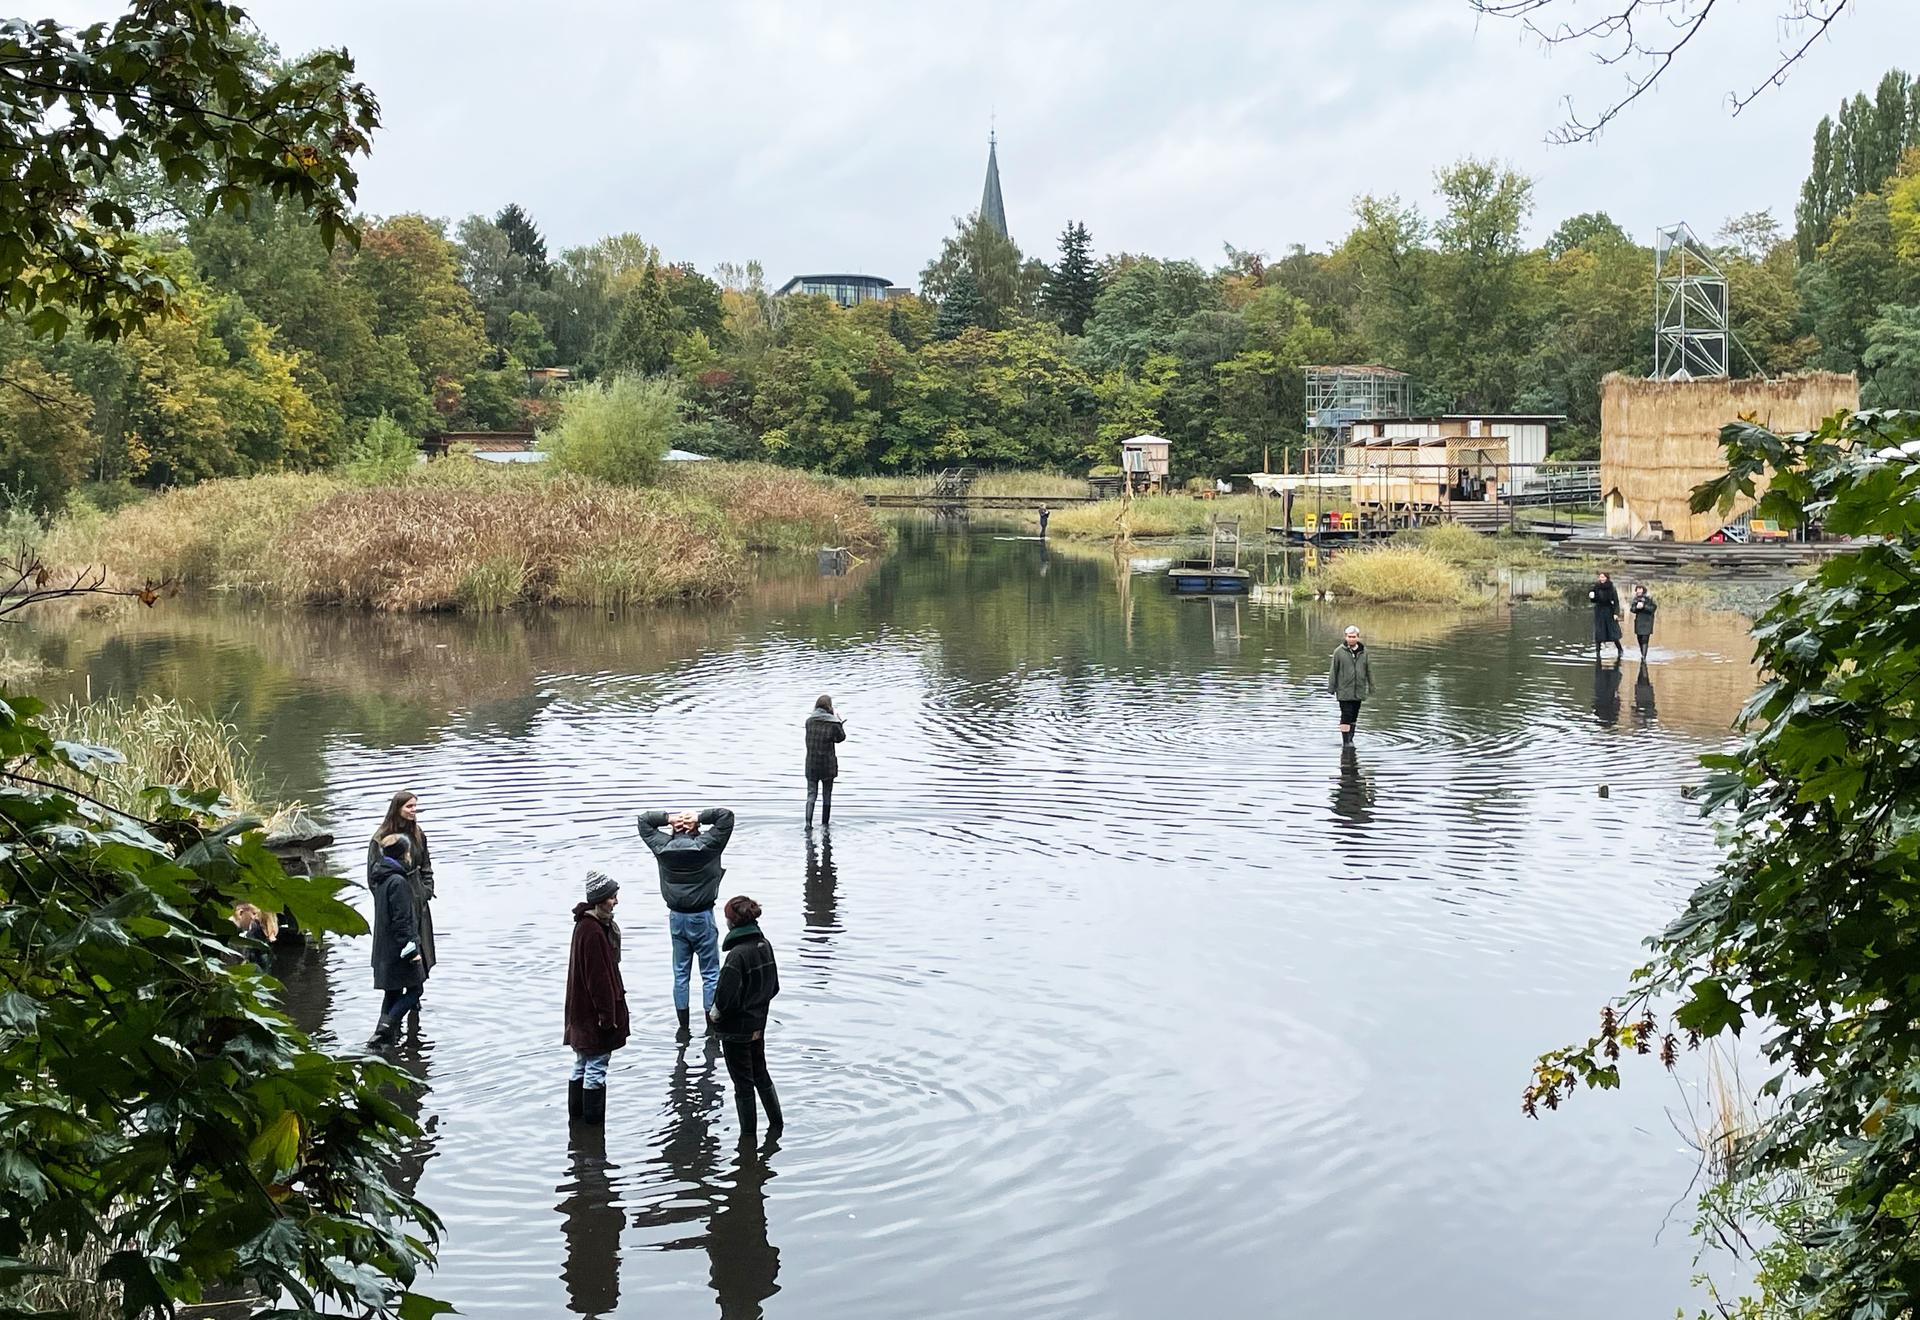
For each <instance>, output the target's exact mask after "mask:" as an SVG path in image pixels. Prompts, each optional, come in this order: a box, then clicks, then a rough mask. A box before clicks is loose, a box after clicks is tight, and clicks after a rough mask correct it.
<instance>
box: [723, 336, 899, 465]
mask: <svg viewBox="0 0 1920 1320" xmlns="http://www.w3.org/2000/svg"><path fill="white" fill-rule="evenodd" d="M787 302H788V311H787V324H786V325H785V327H784V328H783V329H782V331H781V334H782V342H781V344H780V346H779V347H777V348H776V349H774V350H773V351H772V352H771V353H769V354H768V355H767V358H766V361H765V362H764V364H762V366H761V368H760V370H759V372H758V377H757V380H756V382H755V390H754V399H753V410H752V419H753V422H754V424H755V425H756V426H758V427H759V428H760V431H761V445H762V448H763V449H764V451H765V453H766V455H767V457H768V458H770V459H772V460H774V461H775V462H779V463H788V464H791V465H793V466H796V467H807V468H814V469H816V470H820V471H826V472H840V473H848V474H852V473H865V472H874V471H878V470H880V469H881V467H882V466H883V457H882V456H883V455H886V454H895V455H900V456H902V457H900V458H899V459H897V460H896V463H895V465H896V466H907V467H911V466H912V460H911V458H910V457H906V456H909V455H911V454H912V453H913V452H914V445H915V443H916V440H917V438H916V437H914V436H912V435H908V434H903V433H902V432H901V431H900V423H899V392H900V385H901V382H902V380H903V378H904V377H905V376H906V375H907V374H908V373H909V372H910V371H911V370H912V358H911V356H910V355H909V354H908V352H907V350H906V349H905V348H903V347H902V346H901V344H900V343H899V341H898V340H896V339H894V338H893V336H892V335H889V334H888V333H887V331H886V324H885V320H884V312H883V310H882V309H879V308H875V312H876V313H878V314H879V316H878V317H876V318H869V317H866V316H858V315H849V314H848V313H847V312H846V311H845V310H844V309H842V308H840V307H838V306H836V305H835V304H834V303H833V302H832V301H831V300H830V299H827V298H792V299H788V300H787ZM868 306H870V307H871V306H873V304H868ZM856 310H858V311H865V310H866V309H865V308H861V309H856Z"/></svg>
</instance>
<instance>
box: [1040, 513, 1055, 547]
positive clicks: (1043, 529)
mask: <svg viewBox="0 0 1920 1320" xmlns="http://www.w3.org/2000/svg"><path fill="white" fill-rule="evenodd" d="M1051 517H1053V510H1052V509H1049V508H1048V507H1047V506H1046V505H1044V504H1042V505H1041V506H1040V539H1041V540H1043V541H1044V540H1046V539H1047V519H1049V518H1051Z"/></svg>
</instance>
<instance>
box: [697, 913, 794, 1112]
mask: <svg viewBox="0 0 1920 1320" xmlns="http://www.w3.org/2000/svg"><path fill="white" fill-rule="evenodd" d="M726 914H727V942H726V951H727V965H726V966H725V967H723V968H721V970H720V990H719V993H717V994H715V995H714V997H713V1006H712V1007H711V1008H709V1009H708V1010H707V1017H708V1019H709V1020H710V1021H711V1022H712V1023H713V1031H714V1034H715V1035H717V1036H718V1037H720V1052H721V1053H722V1054H723V1055H725V1056H726V1060H727V1075H728V1076H729V1077H731V1078H733V1103H734V1108H735V1109H737V1110H738V1111H739V1113H740V1143H741V1144H742V1145H748V1146H750V1145H752V1144H753V1142H754V1138H755V1134H756V1129H757V1127H758V1124H757V1123H756V1121H755V1118H754V1105H753V1098H754V1093H755V1092H758V1093H759V1096H760V1103H761V1105H762V1106H764V1107H765V1109H766V1111H767V1140H768V1141H772V1140H773V1139H774V1138H776V1137H778V1136H779V1135H780V1129H781V1126H782V1123H781V1117H780V1097H779V1096H778V1095H776V1094H775V1093H774V1090H773V1078H772V1077H770V1076H768V1075H767V1006H768V1005H769V1004H771V1003H772V1002H773V997H774V996H775V995H777V994H779V993H780V968H779V966H778V965H777V964H776V963H775V962H774V959H773V945H771V944H769V943H768V942H767V937H766V936H765V935H762V934H761V933H760V925H759V922H760V905H759V904H758V903H756V902H754V901H753V900H752V899H750V898H748V897H746V895H744V894H742V895H740V896H738V897H735V898H730V899H728V900H727V908H726Z"/></svg>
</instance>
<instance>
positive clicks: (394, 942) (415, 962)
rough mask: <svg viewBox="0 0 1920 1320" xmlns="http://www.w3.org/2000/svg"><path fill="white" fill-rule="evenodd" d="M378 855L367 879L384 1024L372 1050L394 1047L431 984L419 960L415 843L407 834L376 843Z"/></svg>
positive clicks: (375, 971)
mask: <svg viewBox="0 0 1920 1320" xmlns="http://www.w3.org/2000/svg"><path fill="white" fill-rule="evenodd" d="M377 842H378V844H379V846H380V852H379V853H378V854H377V856H376V858H375V861H374V864H373V866H372V867H371V868H370V870H369V873H368V876H367V887H368V888H369V889H370V890H371V891H372V892H373V987H374V989H376V990H379V991H382V992H384V993H383V995H382V998H381V1001H380V1024H379V1025H378V1026H377V1027H375V1028H374V1029H373V1038H372V1039H371V1040H369V1041H368V1042H367V1046H368V1048H370V1049H379V1048H381V1047H382V1046H384V1045H388V1044H391V1043H392V1041H393V1039H394V1037H395V1036H397V1035H398V1034H399V1031H400V1020H401V1019H402V1018H404V1017H405V1016H406V1015H407V1014H408V1013H409V1012H411V1011H412V1010H413V1009H415V1008H417V1007H419V1005H420V991H421V987H423V986H425V985H426V983H427V967H426V963H425V962H424V961H423V960H422V958H421V956H420V928H419V925H418V924H417V923H416V921H415V918H414V907H413V885H412V883H411V882H410V881H409V879H408V876H409V875H410V874H411V873H412V870H413V855H412V849H413V845H412V844H411V843H409V842H408V840H407V836H406V835H404V834H389V835H387V837H386V838H384V839H380V840H378V841H377Z"/></svg>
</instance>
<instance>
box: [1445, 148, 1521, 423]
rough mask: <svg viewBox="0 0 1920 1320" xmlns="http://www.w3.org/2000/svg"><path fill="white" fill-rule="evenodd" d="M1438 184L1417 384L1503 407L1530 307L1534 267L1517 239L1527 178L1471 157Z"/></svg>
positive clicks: (1515, 376)
mask: <svg viewBox="0 0 1920 1320" xmlns="http://www.w3.org/2000/svg"><path fill="white" fill-rule="evenodd" d="M1438 182H1439V188H1440V195H1441V196H1442V198H1444V199H1445V201H1446V213H1445V214H1444V215H1443V216H1441V218H1440V220H1439V222H1438V223H1437V224H1436V225H1435V226H1434V237H1435V239H1436V240H1437V245H1438V256H1439V260H1438V261H1437V262H1436V263H1435V264H1434V281H1433V294H1434V305H1433V309H1432V316H1431V321H1432V325H1433V327H1434V335H1433V338H1432V339H1431V340H1430V341H1429V343H1428V344H1427V345H1426V347H1427V354H1426V358H1427V365H1426V367H1425V375H1426V377H1427V379H1426V381H1425V382H1424V383H1425V385H1426V387H1427V388H1428V389H1430V390H1432V391H1434V392H1436V393H1442V392H1443V393H1444V394H1445V395H1446V396H1447V400H1448V402H1449V403H1450V404H1451V405H1452V406H1453V407H1454V408H1459V409H1473V410H1478V409H1486V410H1493V409H1502V408H1510V407H1511V406H1512V404H1513V399H1514V397H1515V396H1516V394H1517V393H1518V392H1519V386H1520V380H1521V361H1522V358H1523V355H1524V353H1525V345H1526V343H1527V340H1528V335H1527V328H1528V325H1529V323H1530V321H1531V320H1532V318H1533V316H1534V310H1535V308H1534V291H1535V282H1534V280H1533V278H1532V276H1533V274H1534V273H1535V272H1534V270H1533V268H1532V267H1531V266H1530V265H1529V263H1528V261H1527V256H1526V249H1525V247H1524V245H1523V244H1522V242H1521V239H1520V229H1521V226H1522V225H1523V224H1524V223H1525V222H1526V218H1527V216H1528V215H1530V214H1531V213H1532V211H1533V184H1532V182H1531V181H1530V180H1528V179H1527V178H1525V177H1524V176H1522V175H1519V174H1516V173H1514V172H1513V171H1512V170H1503V169H1501V168H1499V167H1498V166H1497V165H1496V164H1494V163H1493V162H1491V161H1482V160H1473V159H1467V160H1463V161H1461V162H1459V163H1458V164H1456V165H1453V166H1451V167H1449V168H1447V169H1444V170H1442V171H1440V173H1439V176H1438Z"/></svg>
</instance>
